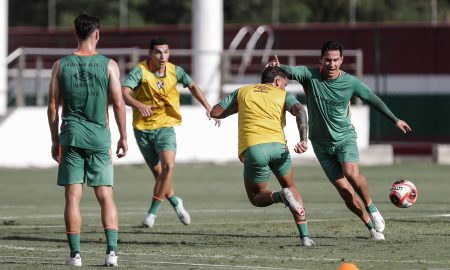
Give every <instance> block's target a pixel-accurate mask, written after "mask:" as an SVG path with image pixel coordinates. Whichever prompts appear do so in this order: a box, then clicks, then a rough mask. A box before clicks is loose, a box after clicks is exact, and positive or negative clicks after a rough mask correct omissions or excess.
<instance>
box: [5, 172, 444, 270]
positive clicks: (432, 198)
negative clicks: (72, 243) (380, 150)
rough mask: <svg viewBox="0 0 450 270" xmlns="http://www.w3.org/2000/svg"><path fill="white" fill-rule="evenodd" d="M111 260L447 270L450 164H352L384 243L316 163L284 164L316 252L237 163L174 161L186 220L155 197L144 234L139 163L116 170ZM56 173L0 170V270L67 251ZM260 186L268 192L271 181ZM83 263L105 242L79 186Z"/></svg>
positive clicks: (97, 255)
mask: <svg viewBox="0 0 450 270" xmlns="http://www.w3.org/2000/svg"><path fill="white" fill-rule="evenodd" d="M115 172H116V185H115V199H116V203H117V205H118V207H119V216H120V234H119V238H120V239H119V264H120V267H122V268H150V269H337V268H338V267H339V265H340V264H341V263H342V262H343V261H352V262H354V263H355V264H356V265H357V266H358V267H359V269H360V270H364V269H450V196H449V194H450V176H449V175H450V167H445V166H437V165H432V164H404V165H396V166H388V167H363V168H361V172H362V173H363V174H364V175H365V176H366V177H367V178H368V181H369V188H370V191H371V193H372V197H373V199H374V201H375V202H376V204H377V206H378V208H379V209H380V211H381V213H382V214H383V216H384V218H385V219H386V230H385V236H386V241H384V242H374V241H372V240H370V239H369V234H368V231H367V229H366V228H365V226H364V225H363V224H362V222H360V221H359V220H358V219H356V217H355V216H354V215H353V214H351V213H350V211H349V210H347V208H346V207H345V205H344V203H343V201H342V200H341V199H340V197H339V196H338V194H337V192H336V191H335V190H334V188H333V187H332V185H330V184H329V183H328V181H327V180H326V179H325V176H324V174H323V173H322V171H321V170H320V168H319V167H315V166H308V167H304V166H300V167H296V168H295V176H296V183H297V187H298V188H299V189H300V192H301V193H302V195H303V199H304V201H305V205H306V209H307V214H308V219H309V229H310V232H311V234H312V236H313V238H314V239H315V241H316V243H317V244H318V246H316V247H314V248H305V247H302V246H300V245H299V239H298V233H297V229H296V227H295V224H294V223H293V220H292V217H291V215H290V213H289V211H288V210H287V208H284V206H283V205H281V204H276V205H272V206H270V207H266V208H256V207H254V206H252V205H251V204H250V203H249V202H248V200H247V197H246V194H245V191H244V188H243V183H242V167H241V166H239V165H227V166H214V165H210V164H208V165H177V167H176V170H175V176H174V183H175V191H176V193H177V195H179V196H180V197H182V198H183V199H184V204H185V206H186V208H187V209H188V210H189V211H190V213H191V217H192V224H191V225H189V226H184V225H182V224H181V223H180V222H179V221H178V219H177V217H176V215H175V213H174V211H173V210H172V208H171V207H170V206H169V204H168V203H167V202H165V203H164V205H163V206H162V207H161V209H160V212H159V215H158V219H157V223H156V225H155V227H153V228H151V229H149V228H144V227H142V226H141V219H142V217H143V214H144V213H145V211H146V210H147V208H148V206H149V203H150V200H151V197H152V192H151V191H152V188H153V182H154V180H153V179H152V178H151V177H150V172H149V171H148V169H147V168H146V167H145V166H117V167H116V169H115ZM55 178H56V168H54V169H46V170H31V169H30V170H9V169H1V170H0V183H1V191H0V195H1V196H0V220H1V221H0V269H60V268H61V267H62V264H63V262H64V259H65V257H66V256H67V255H68V246H67V243H66V236H65V233H64V232H65V229H64V221H63V208H64V196H63V188H61V187H58V186H56V184H55V183H56V180H55ZM400 178H406V179H410V180H412V181H413V182H414V183H415V184H416V186H417V187H418V190H419V197H418V201H417V203H416V204H415V205H414V206H412V207H411V208H408V209H399V208H396V207H394V206H393V205H392V204H391V203H390V202H389V199H388V189H389V186H390V184H391V183H392V182H393V181H394V180H397V179H400ZM270 187H271V188H274V189H276V190H279V186H278V183H277V182H276V180H275V179H272V180H271V182H270ZM82 214H83V227H82V235H81V238H82V240H81V241H82V243H81V248H82V258H83V264H84V268H86V269H98V267H100V266H101V265H102V264H103V262H104V261H103V260H104V251H105V250H104V249H105V237H104V234H103V230H102V226H101V222H100V218H99V207H98V205H97V202H96V200H95V197H94V194H93V192H92V190H91V189H88V188H86V189H85V194H84V197H83V202H82Z"/></svg>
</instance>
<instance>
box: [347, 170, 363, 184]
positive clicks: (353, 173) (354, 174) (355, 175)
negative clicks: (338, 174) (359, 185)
mask: <svg viewBox="0 0 450 270" xmlns="http://www.w3.org/2000/svg"><path fill="white" fill-rule="evenodd" d="M344 176H345V178H347V179H348V180H350V181H353V182H357V181H358V179H359V178H360V174H359V171H358V170H348V171H346V172H345V173H344Z"/></svg>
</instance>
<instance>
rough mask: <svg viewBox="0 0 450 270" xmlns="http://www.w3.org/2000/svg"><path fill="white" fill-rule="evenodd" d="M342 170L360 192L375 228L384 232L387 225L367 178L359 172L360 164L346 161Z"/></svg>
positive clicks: (357, 191)
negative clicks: (375, 202) (371, 194)
mask: <svg viewBox="0 0 450 270" xmlns="http://www.w3.org/2000/svg"><path fill="white" fill-rule="evenodd" d="M342 170H343V172H344V176H345V178H346V179H348V182H350V184H351V185H352V187H353V188H354V190H355V191H356V193H358V195H359V197H360V198H361V200H362V201H363V203H364V207H365V209H366V211H367V212H368V215H369V216H370V219H371V220H372V222H373V225H374V227H375V229H376V230H377V231H378V232H383V230H384V227H385V224H384V219H383V217H382V216H381V213H380V212H379V211H378V209H377V207H376V206H375V204H374V203H373V201H372V199H371V197H370V193H369V188H368V184H367V181H366V178H365V177H364V176H363V175H361V174H360V173H359V166H358V164H357V163H354V162H344V163H342Z"/></svg>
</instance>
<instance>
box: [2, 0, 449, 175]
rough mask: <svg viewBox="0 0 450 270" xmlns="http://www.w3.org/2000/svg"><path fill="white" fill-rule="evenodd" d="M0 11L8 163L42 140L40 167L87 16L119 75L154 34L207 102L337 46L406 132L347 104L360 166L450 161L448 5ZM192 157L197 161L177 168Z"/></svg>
mask: <svg viewBox="0 0 450 270" xmlns="http://www.w3.org/2000/svg"><path fill="white" fill-rule="evenodd" d="M2 5H3V7H0V10H4V11H3V12H5V13H7V14H5V16H0V17H2V18H3V21H1V23H0V27H1V29H0V35H2V37H5V38H2V39H1V40H2V41H1V42H0V43H3V44H2V45H1V46H0V51H2V54H1V55H0V56H2V58H3V59H6V61H3V63H4V64H3V65H2V68H1V70H3V71H2V72H0V80H1V82H0V137H1V138H2V141H3V144H4V145H0V146H1V147H2V148H8V147H11V151H10V152H9V153H10V154H11V155H12V152H17V149H18V147H19V146H15V145H14V144H13V143H12V142H11V141H20V144H21V146H20V147H23V146H22V145H23V144H24V143H26V142H29V141H30V140H31V141H32V142H33V141H34V142H36V141H40V140H43V141H45V144H44V146H45V147H47V146H48V150H45V153H40V154H44V155H45V156H46V160H47V159H48V156H49V149H50V144H49V141H50V139H49V133H48V131H47V129H48V127H47V126H46V125H47V124H46V118H45V117H46V113H45V110H46V107H45V106H46V102H47V91H48V90H47V89H48V82H49V78H50V69H51V67H52V64H53V62H54V61H56V60H57V59H59V58H61V57H62V56H63V55H65V54H68V53H71V52H72V51H73V50H74V48H75V47H76V45H77V43H76V39H75V37H74V34H73V20H74V18H75V16H76V15H78V13H79V12H80V11H86V12H88V13H90V14H94V15H98V16H99V17H100V19H101V24H102V26H101V38H100V43H99V49H100V50H99V51H100V52H101V53H104V54H106V55H107V56H109V57H111V58H113V59H115V60H116V61H117V62H118V63H119V66H120V69H121V72H122V79H123V78H124V76H125V75H126V73H127V72H128V71H129V70H130V69H131V68H132V67H133V66H134V65H135V64H136V63H137V62H138V61H139V60H141V59H143V58H144V57H145V56H146V55H147V54H148V44H149V41H150V40H151V38H153V37H155V36H163V37H165V38H167V39H168V40H169V42H170V47H171V49H172V50H171V62H173V63H175V64H176V65H179V66H182V67H183V68H184V69H185V70H186V71H187V72H188V73H189V74H190V75H191V76H192V77H193V79H194V80H196V81H197V82H198V83H199V85H200V86H201V87H202V89H203V91H204V92H205V94H206V96H207V99H208V100H209V102H210V103H211V104H215V103H217V101H218V100H219V99H220V98H221V97H223V96H225V95H226V94H228V93H229V92H230V91H232V90H234V89H236V88H238V87H240V86H242V85H244V84H249V83H256V82H258V81H259V74H260V71H261V70H262V68H263V66H264V64H265V63H266V62H267V59H268V57H269V56H270V55H272V54H277V55H278V57H279V59H280V61H281V62H282V63H284V64H290V65H300V64H301V65H310V66H317V65H318V64H319V60H318V57H319V54H320V51H319V50H320V47H321V45H322V44H323V43H324V42H325V41H327V40H330V39H334V40H338V41H340V42H341V43H342V44H343V45H344V55H345V59H344V64H343V66H342V68H343V69H344V70H345V71H347V72H349V73H351V74H354V75H356V76H358V77H359V78H360V79H361V80H362V81H363V82H365V83H366V84H368V85H369V86H370V87H371V88H372V89H373V91H374V92H375V93H376V94H377V95H378V96H380V97H381V98H382V99H383V100H384V101H385V103H386V104H387V105H388V106H389V107H390V108H391V110H392V111H393V112H394V113H395V114H396V115H397V116H398V117H399V118H401V119H403V120H405V121H407V122H408V123H410V124H411V126H412V129H413V132H412V133H411V134H407V135H403V134H401V133H400V132H399V131H398V130H397V129H396V128H395V127H394V126H393V125H392V123H391V122H389V121H388V120H387V119H385V118H384V117H383V116H382V115H381V114H379V113H378V112H375V111H372V110H371V109H370V108H368V107H367V106H365V105H364V104H362V103H361V101H360V100H354V101H353V104H354V105H353V106H354V108H355V112H356V115H359V112H360V111H361V114H360V115H362V116H363V117H361V118H358V116H355V119H356V120H355V121H357V123H355V126H357V129H360V130H359V131H358V134H359V138H358V140H359V141H358V144H359V146H360V148H361V149H362V159H363V161H364V157H365V156H367V157H368V158H370V157H374V156H377V155H378V156H377V160H378V163H388V164H390V163H395V162H406V161H419V162H423V161H426V162H438V163H441V164H450V150H449V149H450V147H448V144H450V125H449V122H450V121H449V120H448V115H450V65H449V62H450V54H448V49H449V48H450V0H322V1H315V0H245V1H242V0H158V1H149V0H108V1H106V0H96V1H90V0H78V1H74V0H73V1H72V0H34V1H29V0H14V1H7V0H5V1H2ZM6 11H7V12H6ZM1 25H3V26H1ZM288 90H289V91H292V92H293V93H295V94H296V95H297V96H298V98H299V99H300V100H301V101H302V100H304V99H303V89H302V87H301V85H299V84H296V83H295V82H291V83H290V85H289V86H288ZM180 92H181V97H182V98H181V100H182V104H183V106H184V108H197V107H198V104H196V102H194V101H193V99H192V98H191V95H190V93H189V92H188V91H187V90H186V89H181V88H180ZM21 112H22V114H20V113H21ZM26 112H28V113H26ZM14 117H17V118H14ZM189 117H190V116H189ZM35 118H36V119H35ZM37 125H41V126H43V129H42V131H39V130H37V129H36V128H35V126H37ZM17 127H20V128H22V129H17ZM225 132H228V131H223V130H222V133H225ZM294 132H295V130H294ZM18 134H21V135H24V134H26V135H25V137H17V135H18ZM130 134H131V133H130ZM233 134H234V133H233ZM36 136H38V137H36ZM41 136H42V138H41ZM131 136H132V135H131ZM230 136H231V135H230ZM233 136H234V135H233ZM47 137H48V138H47ZM130 140H134V139H133V138H130ZM288 141H289V138H288ZM232 143H234V141H233V142H232ZM182 144H183V143H180V145H182ZM377 146H383V147H382V148H380V147H377ZM30 147H31V149H24V150H23V151H24V152H22V153H19V154H17V155H18V157H17V161H14V162H11V160H12V159H13V158H11V156H9V157H5V159H4V160H0V167H1V166H7V167H8V166H16V165H17V164H16V163H21V161H23V160H24V159H26V158H25V157H24V156H30V155H31V153H30V152H33V151H34V152H37V153H39V152H41V151H42V150H40V149H35V147H36V144H35V143H32V145H31V146H28V148H30ZM231 147H232V148H233V149H234V148H236V147H235V145H232V146H231ZM33 149H34V150H33ZM43 149H47V148H43ZM224 149H225V151H226V150H227V149H229V146H226V147H225V148H224ZM380 149H382V150H380ZM192 151H195V150H192ZM19 152H20V151H19ZM180 154H181V153H180ZM215 155H216V156H222V157H223V156H224V155H222V154H221V153H220V151H219V152H218V153H216V154H215ZM234 155H235V153H232V158H234V159H235V156H234ZM29 158H30V160H42V158H40V157H39V156H33V157H29ZM177 158H178V159H181V160H184V159H183V156H180V155H179V156H177ZM215 158H216V157H215V156H214V155H213V156H211V157H210V156H207V157H205V159H209V160H213V161H214V159H215ZM192 160H199V158H198V157H195V156H194V157H192V156H190V157H186V159H185V160H184V161H192ZM220 160H221V161H228V160H223V159H220ZM202 161H206V160H202ZM21 164H22V165H24V166H40V165H42V164H41V163H33V162H32V161H28V162H26V163H25V164H23V162H22V163H21ZM17 166H21V165H17Z"/></svg>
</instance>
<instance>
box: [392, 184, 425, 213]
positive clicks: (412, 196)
mask: <svg viewBox="0 0 450 270" xmlns="http://www.w3.org/2000/svg"><path fill="white" fill-rule="evenodd" d="M417 195H418V194H417V188H416V186H415V185H414V184H413V183H412V182H411V181H408V180H398V181H395V182H394V183H393V184H392V185H391V189H390V191H389V199H390V200H391V202H392V203H393V204H394V205H395V206H397V207H400V208H407V207H410V206H412V205H413V204H414V203H415V202H416V200H417Z"/></svg>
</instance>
